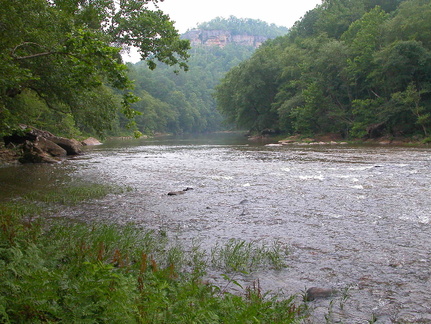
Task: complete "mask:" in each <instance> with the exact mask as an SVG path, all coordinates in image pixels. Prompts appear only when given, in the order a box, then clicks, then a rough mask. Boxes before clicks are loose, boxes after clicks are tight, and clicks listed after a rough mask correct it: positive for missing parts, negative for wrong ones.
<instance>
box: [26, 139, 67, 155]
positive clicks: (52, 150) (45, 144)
mask: <svg viewBox="0 0 431 324" xmlns="http://www.w3.org/2000/svg"><path fill="white" fill-rule="evenodd" d="M34 146H36V147H37V148H38V149H40V150H41V151H43V152H46V153H48V154H49V155H51V156H59V157H64V156H66V155H67V151H66V150H65V149H64V148H62V147H61V146H59V145H57V144H55V143H54V142H52V141H50V140H47V139H46V138H43V137H38V138H37V139H36V141H34Z"/></svg>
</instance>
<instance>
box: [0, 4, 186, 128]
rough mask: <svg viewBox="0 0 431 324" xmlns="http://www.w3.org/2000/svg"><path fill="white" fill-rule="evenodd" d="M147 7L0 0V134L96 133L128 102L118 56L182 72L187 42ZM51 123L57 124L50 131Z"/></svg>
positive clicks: (124, 70)
mask: <svg viewBox="0 0 431 324" xmlns="http://www.w3.org/2000/svg"><path fill="white" fill-rule="evenodd" d="M157 2H158V0H151V1H134V0H125V1H115V0H91V1H76V0H30V1H29V0H13V1H11V0H0V26H1V28H0V61H1V62H2V64H1V65H0V135H4V134H10V133H11V132H13V131H14V130H15V129H16V127H17V125H18V124H19V123H26V124H30V125H32V126H35V127H39V128H44V129H48V130H51V131H53V132H56V133H58V134H60V135H66V136H68V135H72V136H75V135H76V134H79V133H80V132H87V133H92V134H99V135H101V134H102V133H103V132H104V131H106V130H107V129H108V130H109V129H110V128H111V127H112V123H113V121H115V120H116V119H117V116H118V112H119V111H121V112H122V113H123V114H124V115H125V116H126V117H127V118H131V117H133V116H134V115H136V112H135V111H133V110H132V109H131V108H130V104H132V103H133V102H135V101H136V100H137V98H136V97H135V96H134V95H132V93H131V89H132V87H133V84H132V82H131V81H130V80H129V78H128V76H127V67H126V66H125V65H124V64H122V60H121V56H120V50H121V49H122V48H127V47H130V46H135V47H137V48H138V49H139V52H140V54H141V56H142V59H143V60H146V61H147V64H148V66H149V67H150V68H151V69H154V68H155V67H156V62H157V61H159V62H163V63H166V64H168V65H177V66H179V68H183V69H187V65H186V64H185V62H184V60H186V59H187V57H188V54H187V50H188V48H189V42H188V41H187V40H180V38H179V35H178V32H177V30H176V29H175V28H174V25H173V22H172V21H170V19H169V17H168V16H167V15H164V14H163V12H161V11H160V10H156V9H155V10H151V9H150V5H151V4H157ZM54 125H61V126H59V127H56V126H54Z"/></svg>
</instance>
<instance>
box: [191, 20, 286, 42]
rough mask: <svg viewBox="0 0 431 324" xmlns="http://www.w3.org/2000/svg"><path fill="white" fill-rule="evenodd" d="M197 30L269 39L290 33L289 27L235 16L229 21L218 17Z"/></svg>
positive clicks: (201, 25) (202, 24)
mask: <svg viewBox="0 0 431 324" xmlns="http://www.w3.org/2000/svg"><path fill="white" fill-rule="evenodd" d="M197 28H198V29H202V30H228V31H230V32H231V33H232V34H233V35H255V36H266V37H268V38H275V37H277V36H282V35H285V34H286V33H287V32H288V31H289V29H288V28H287V27H282V26H277V25H275V24H268V23H266V22H264V21H262V20H259V19H251V18H237V17H235V16H230V17H229V18H227V19H226V18H222V17H217V18H214V19H213V20H211V21H208V22H204V23H201V24H199V25H198V26H197Z"/></svg>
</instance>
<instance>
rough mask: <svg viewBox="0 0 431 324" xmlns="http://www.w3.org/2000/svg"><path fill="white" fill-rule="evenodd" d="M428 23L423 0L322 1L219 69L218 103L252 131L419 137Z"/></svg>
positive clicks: (427, 77)
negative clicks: (282, 30)
mask: <svg viewBox="0 0 431 324" xmlns="http://www.w3.org/2000/svg"><path fill="white" fill-rule="evenodd" d="M430 21H431V2H430V1H429V0H410V1H400V0H373V1H370V0H360V1H349V0H324V1H323V2H322V4H321V5H319V6H317V7H316V8H315V9H313V10H311V11H309V12H307V14H306V15H305V16H304V17H303V18H302V19H301V20H300V21H298V22H297V23H296V24H295V25H294V26H293V28H292V29H291V30H290V32H289V34H288V35H286V36H283V37H279V38H277V39H275V40H272V41H269V42H267V43H265V44H264V45H263V46H262V47H261V48H259V49H258V50H257V51H256V53H254V54H253V56H252V57H251V58H250V59H248V60H247V61H245V62H243V63H241V64H240V65H239V66H237V67H235V68H233V69H232V70H230V71H229V72H228V73H227V74H226V76H225V77H224V78H223V79H222V81H221V83H220V85H219V86H218V87H217V90H216V98H217V104H218V109H219V111H220V112H221V113H222V114H223V115H224V116H225V117H227V118H228V119H229V120H231V121H234V122H236V123H237V125H238V126H239V127H242V128H247V129H251V130H254V131H257V132H259V131H262V130H264V129H267V128H270V129H274V130H279V131H281V132H284V133H289V134H297V133H300V134H303V135H311V134H319V133H329V132H334V133H338V134H340V135H342V136H344V137H364V136H368V137H373V136H382V135H388V136H415V135H416V136H420V137H427V136H429V132H430V127H431V73H430V72H431V71H430V69H431V59H430V58H431V56H430V55H431V35H430ZM377 130H378V131H377Z"/></svg>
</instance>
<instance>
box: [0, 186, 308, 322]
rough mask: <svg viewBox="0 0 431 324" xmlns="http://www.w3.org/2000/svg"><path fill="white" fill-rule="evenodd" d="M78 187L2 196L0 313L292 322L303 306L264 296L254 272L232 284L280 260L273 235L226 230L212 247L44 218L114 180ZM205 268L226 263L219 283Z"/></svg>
mask: <svg viewBox="0 0 431 324" xmlns="http://www.w3.org/2000/svg"><path fill="white" fill-rule="evenodd" d="M76 187H77V186H76ZM79 187H80V188H81V189H83V188H86V189H84V191H85V192H86V194H84V195H81V196H77V197H76V199H74V200H69V199H61V198H60V196H61V195H66V196H68V195H71V194H72V195H75V194H76V191H75V190H74V189H71V190H67V189H60V190H58V191H59V192H60V193H61V194H60V193H52V192H49V191H47V192H46V193H41V192H38V193H35V194H28V195H26V197H23V198H22V199H19V200H13V201H9V202H6V203H2V205H1V206H0V276H1V278H2V280H1V281H0V296H1V297H0V321H1V322H2V323H46V322H49V323H57V322H68V323H95V322H97V323H298V322H299V321H300V319H301V318H303V317H304V316H306V308H305V306H303V305H296V304H295V303H294V300H293V297H290V298H284V299H283V298H280V296H272V297H270V296H269V295H268V294H264V293H262V291H261V288H260V286H259V283H258V282H255V283H254V284H252V285H251V286H250V287H247V288H245V289H243V294H241V295H239V294H232V293H229V292H228V290H229V285H232V284H233V285H237V286H240V287H241V285H240V284H239V283H238V282H237V281H236V280H235V279H234V278H235V276H237V275H240V274H241V273H244V272H248V271H250V270H253V269H257V268H261V267H264V268H267V267H275V268H279V267H281V266H283V265H282V262H281V261H282V260H283V253H284V252H285V251H281V250H280V248H279V247H278V246H279V245H278V244H274V245H273V246H269V247H268V246H264V245H255V244H254V243H247V242H243V241H238V240H232V241H230V242H228V243H227V244H225V245H218V246H217V247H216V248H214V249H213V250H212V251H211V253H210V255H209V254H207V253H206V252H205V251H203V250H202V249H201V248H200V247H199V246H197V245H194V246H192V247H191V248H190V249H188V252H186V249H185V248H184V247H182V246H181V245H180V244H179V243H177V242H175V241H172V240H170V239H169V238H168V237H167V235H166V234H164V233H156V232H153V231H145V230H143V229H141V228H138V227H137V226H133V225H129V226H118V225H107V224H82V223H76V222H74V221H72V220H65V219H55V218H49V221H48V219H47V218H46V217H47V216H49V215H47V211H46V210H47V208H46V207H47V206H50V205H52V204H53V203H61V204H67V205H69V204H72V205H73V204H75V203H77V202H78V201H83V200H87V199H91V198H100V197H101V195H103V194H106V193H108V192H112V191H114V192H118V190H119V189H118V188H111V189H110V188H106V189H105V190H101V189H100V187H99V185H93V184H84V183H80V184H79ZM40 202H43V205H40ZM42 207H44V208H42ZM244 252H245V254H244ZM211 268H213V269H218V270H219V271H223V272H226V273H229V276H228V275H227V274H223V273H222V274H221V275H220V276H221V278H224V279H225V282H226V285H225V286H224V287H223V288H219V287H218V286H215V285H214V284H210V283H205V282H204V276H205V274H206V271H207V270H208V269H211Z"/></svg>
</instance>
